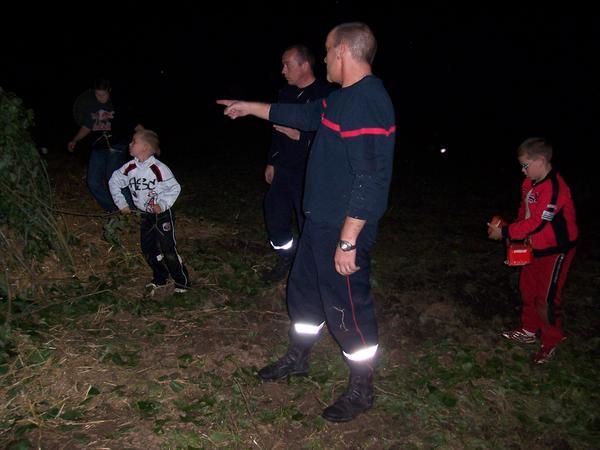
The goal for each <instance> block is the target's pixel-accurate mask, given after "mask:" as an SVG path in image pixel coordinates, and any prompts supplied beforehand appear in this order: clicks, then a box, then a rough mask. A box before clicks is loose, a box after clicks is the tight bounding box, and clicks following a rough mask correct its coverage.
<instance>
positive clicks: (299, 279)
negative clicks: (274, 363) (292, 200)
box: [287, 219, 378, 354]
mask: <svg viewBox="0 0 600 450" xmlns="http://www.w3.org/2000/svg"><path fill="white" fill-rule="evenodd" d="M376 232H377V226H376V225H367V226H365V227H364V228H363V230H362V232H361V233H360V236H359V239H358V242H357V246H358V247H357V265H358V266H360V270H359V271H358V272H356V273H354V274H352V275H350V276H343V275H340V274H338V273H337V272H336V270H335V265H334V260H333V258H334V255H335V250H336V245H337V242H338V240H339V236H340V228H339V227H334V226H331V225H327V224H320V223H314V222H313V221H311V220H310V219H307V220H306V222H305V224H304V230H303V232H302V237H301V239H300V242H299V246H298V250H297V252H296V259H295V260H294V264H293V266H292V271H291V274H290V278H289V281H288V292H287V294H288V311H289V315H290V319H291V321H292V327H293V326H295V325H297V324H308V325H310V326H319V325H320V324H322V323H323V322H326V323H327V326H328V328H329V331H330V333H331V334H332V335H333V337H334V338H335V340H336V341H337V343H338V344H339V345H340V347H341V348H342V350H343V351H344V352H345V353H347V354H351V353H354V352H356V351H358V350H361V349H364V348H365V347H371V346H375V345H377V343H378V336H377V320H376V317H375V307H374V305H373V298H372V296H371V293H370V284H369V275H370V268H371V259H370V256H369V251H370V250H371V248H372V246H373V244H374V242H375V236H376ZM291 335H292V336H293V333H292V334H291ZM316 338H317V336H315V339H316Z"/></svg>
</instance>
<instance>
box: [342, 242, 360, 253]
mask: <svg viewBox="0 0 600 450" xmlns="http://www.w3.org/2000/svg"><path fill="white" fill-rule="evenodd" d="M338 245H339V247H340V248H341V249H342V251H344V252H349V251H350V250H354V249H355V248H356V246H355V245H352V244H351V243H350V242H348V241H340V242H339V244H338Z"/></svg>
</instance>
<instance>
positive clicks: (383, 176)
mask: <svg viewBox="0 0 600 450" xmlns="http://www.w3.org/2000/svg"><path fill="white" fill-rule="evenodd" d="M269 120H271V121H272V122H276V123H281V124H284V125H287V126H291V127H294V128H299V129H303V130H317V133H316V136H315V139H314V142H313V144H312V149H311V153H310V156H309V159H308V167H307V173H306V185H305V189H304V203H303V207H304V213H305V215H306V217H307V219H310V220H313V221H315V222H325V223H329V224H332V225H336V226H340V225H341V224H342V223H343V222H344V219H345V218H346V216H349V217H354V218H357V219H363V220H366V221H367V222H370V223H373V224H376V223H377V221H378V220H379V219H380V218H381V216H382V215H383V213H384V212H385V210H386V209H387V201H388V193H389V186H390V181H391V177H392V166H393V157H394V145H395V136H396V125H395V114H394V107H393V105H392V102H391V99H390V97H389V95H388V93H387V92H386V90H385V88H384V86H383V83H382V82H381V80H380V79H379V78H377V77H375V76H373V75H369V76H367V77H365V78H363V79H362V80H360V81H358V82H357V83H355V84H353V85H352V86H348V87H346V88H342V89H338V90H336V91H334V92H332V93H331V94H330V95H329V97H327V99H324V100H321V101H317V102H312V103H308V104H306V105H286V104H279V103H277V104H273V105H271V110H270V116H269Z"/></svg>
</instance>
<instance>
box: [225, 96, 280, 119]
mask: <svg viewBox="0 0 600 450" xmlns="http://www.w3.org/2000/svg"><path fill="white" fill-rule="evenodd" d="M217 104H218V105H224V106H225V110H224V111H223V114H225V115H226V116H229V117H231V118H232V119H237V118H238V117H244V116H247V115H251V116H256V117H258V118H259V119H265V120H269V112H270V111H271V104H270V103H259V102H242V101H239V100H217Z"/></svg>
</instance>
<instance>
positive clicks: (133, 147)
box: [129, 133, 152, 161]
mask: <svg viewBox="0 0 600 450" xmlns="http://www.w3.org/2000/svg"><path fill="white" fill-rule="evenodd" d="M129 154H130V155H131V156H133V157H134V158H137V159H139V160H140V161H145V160H146V159H148V157H149V156H150V155H152V148H151V147H150V146H149V145H148V144H147V143H146V142H145V141H144V140H143V139H142V138H141V137H140V135H139V134H138V133H136V134H134V135H133V139H132V140H131V142H130V143H129Z"/></svg>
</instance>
